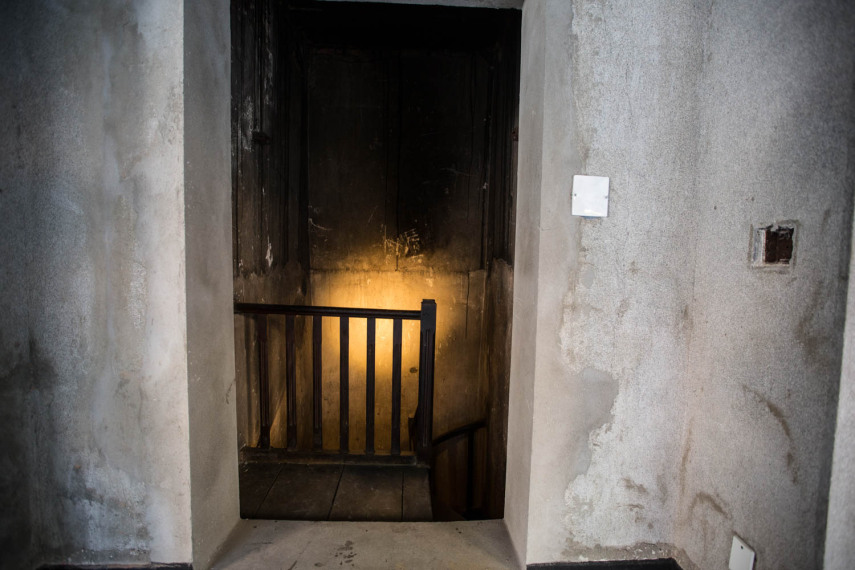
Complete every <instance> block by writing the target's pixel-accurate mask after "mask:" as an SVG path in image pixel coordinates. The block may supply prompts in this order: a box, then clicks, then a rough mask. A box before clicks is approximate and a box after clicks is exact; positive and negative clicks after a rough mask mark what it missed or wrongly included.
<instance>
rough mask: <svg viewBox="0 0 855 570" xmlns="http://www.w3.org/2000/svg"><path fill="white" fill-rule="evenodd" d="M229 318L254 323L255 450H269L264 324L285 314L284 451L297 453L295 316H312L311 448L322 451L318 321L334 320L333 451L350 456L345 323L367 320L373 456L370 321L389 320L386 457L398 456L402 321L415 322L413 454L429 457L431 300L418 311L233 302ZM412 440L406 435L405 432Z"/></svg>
mask: <svg viewBox="0 0 855 570" xmlns="http://www.w3.org/2000/svg"><path fill="white" fill-rule="evenodd" d="M234 310H235V314H242V315H248V316H252V318H254V320H255V327H256V338H257V345H258V380H259V390H258V393H259V420H260V424H261V430H260V435H259V439H258V447H259V448H262V449H269V448H270V427H271V421H270V420H271V418H270V378H269V372H268V357H267V352H268V336H267V320H268V317H269V316H271V315H284V316H285V400H286V417H287V428H286V441H287V449H288V450H289V451H296V449H297V365H296V333H295V317H297V316H307V317H311V318H312V450H313V451H314V452H322V451H323V443H324V442H323V429H322V423H323V409H322V402H323V393H322V390H323V375H322V354H323V352H322V351H323V327H322V322H321V319H322V318H323V317H335V318H338V319H339V330H340V333H341V334H340V337H339V343H340V347H339V361H340V365H339V406H340V407H339V453H340V454H343V455H350V454H351V450H350V449H349V440H350V415H349V409H350V378H349V365H350V363H349V354H350V319H366V320H367V326H366V331H367V342H366V365H365V366H366V370H365V383H366V385H365V394H366V397H365V455H374V407H375V401H374V381H375V363H376V338H375V337H376V321H377V319H390V320H391V321H392V425H391V438H392V442H391V450H390V454H391V456H394V457H398V456H400V455H401V344H402V342H401V337H402V333H401V331H402V321H405V320H415V321H419V322H420V334H419V337H420V340H419V369H418V370H419V385H418V407H417V409H416V416H415V419H414V425H415V431H416V433H415V437H414V438H412V439H413V440H414V444H415V451H416V455H417V456H418V457H419V458H420V459H422V460H424V461H427V460H428V459H429V458H430V448H431V443H432V441H431V437H432V432H433V381H434V377H433V376H434V353H435V346H434V345H435V339H436V302H435V301H434V300H433V299H425V300H423V301H422V306H421V310H418V311H403V310H390V309H354V308H344V307H311V306H300V305H268V304H260V303H235V306H234ZM411 437H412V434H411Z"/></svg>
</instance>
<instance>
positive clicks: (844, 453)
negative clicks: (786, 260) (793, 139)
mask: <svg viewBox="0 0 855 570" xmlns="http://www.w3.org/2000/svg"><path fill="white" fill-rule="evenodd" d="M852 142H855V140H853V138H850V145H849V155H850V156H852V150H853V147H855V145H853V144H852ZM852 169H853V163H852V161H850V163H849V172H850V175H849V184H852V181H853V178H852ZM853 238H855V232H853ZM853 271H855V257H853V258H852V260H851V261H850V264H849V274H850V275H852V272H853ZM853 343H855V280H853V279H850V280H849V292H848V294H847V298H846V328H845V332H844V334H843V364H842V370H841V374H840V394H839V398H838V405H837V429H836V430H835V435H834V461H833V464H832V471H831V488H830V489H829V500H828V525H827V527H826V534H825V557H824V566H823V567H824V568H825V569H826V570H845V569H846V568H849V567H850V566H851V565H852V561H853V560H855V542H853V540H852V537H853V536H855V477H852V473H855V345H853Z"/></svg>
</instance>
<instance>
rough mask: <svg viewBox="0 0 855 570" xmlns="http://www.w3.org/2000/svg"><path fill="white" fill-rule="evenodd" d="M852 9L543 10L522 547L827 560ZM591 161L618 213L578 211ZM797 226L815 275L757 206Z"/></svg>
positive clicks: (517, 494)
mask: <svg viewBox="0 0 855 570" xmlns="http://www.w3.org/2000/svg"><path fill="white" fill-rule="evenodd" d="M851 12H852V9H851V8H848V7H845V6H841V5H834V4H831V3H825V4H824V3H814V4H804V5H803V4H799V3H787V4H783V5H780V6H779V5H778V4H775V6H772V5H771V4H769V5H766V4H757V3H731V4H728V5H727V6H725V7H719V6H718V5H711V4H710V3H707V2H697V3H693V4H684V5H681V6H679V7H675V6H674V5H672V4H665V3H661V2H653V1H651V2H643V3H632V4H630V5H627V4H625V3H608V2H607V3H603V2H583V1H579V2H573V3H569V2H558V1H555V2H549V1H548V0H542V1H538V0H529V1H528V2H526V4H525V7H524V10H523V60H522V61H523V65H522V77H523V82H522V99H521V106H520V117H521V120H520V153H521V154H520V170H519V198H518V213H519V217H518V225H517V228H518V239H519V241H518V249H517V257H516V258H517V260H518V267H517V279H516V281H517V283H516V285H517V286H516V290H515V311H514V313H515V320H514V333H513V334H514V348H513V352H512V358H513V361H512V378H511V390H512V393H511V414H510V418H509V421H510V433H511V436H510V438H509V446H508V449H509V463H508V465H509V470H508V486H507V489H508V492H507V495H508V501H507V506H506V508H507V511H506V523H507V525H508V528H509V531H510V533H511V536H512V539H513V541H514V545H515V548H516V550H517V552H518V553H520V554H521V555H522V558H523V559H524V560H526V561H527V562H529V563H532V562H549V561H558V560H583V559H587V558H591V559H594V558H635V557H656V556H663V555H675V556H678V557H679V558H680V559H681V562H682V563H683V564H684V565H685V566H687V567H691V566H694V565H695V564H697V565H698V566H699V567H702V568H717V567H723V566H724V565H725V564H726V557H727V553H728V552H729V545H730V538H731V532H733V531H735V532H738V533H740V534H742V535H743V537H745V538H747V539H748V540H749V543H752V544H754V543H756V547H757V548H758V555H759V559H758V560H759V561H758V568H786V567H788V566H787V565H788V564H790V565H791V566H789V567H794V568H795V567H815V566H817V565H818V564H819V555H820V552H821V546H822V537H823V531H824V517H825V507H824V505H825V498H826V493H827V485H828V474H829V469H830V444H831V441H832V430H833V416H834V403H835V397H836V381H837V380H836V378H837V371H838V369H839V360H840V350H841V342H840V332H841V330H842V317H843V312H842V303H843V295H844V288H845V282H846V264H847V263H848V246H847V244H848V240H849V219H850V218H849V216H850V215H851V194H852V188H851V179H850V180H849V181H848V182H847V179H846V175H847V162H846V160H847V154H846V152H847V143H848V142H849V138H848V137H851V133H852V123H851V120H852V85H853V77H852V71H853V70H852V67H853V66H852V61H853V57H852V49H853V46H852V29H853V22H852V13H851ZM541 54H542V55H541ZM538 55H540V57H541V59H538V57H537V56H538ZM542 117H549V120H548V121H544V120H543V119H542ZM538 160H541V163H540V164H539V165H537V167H535V166H534V165H536V164H537V161H538ZM580 172H581V173H587V174H595V175H605V176H610V177H611V182H612V195H611V201H610V214H609V217H608V218H606V219H603V220H575V219H571V218H569V216H567V212H568V211H569V206H570V204H569V200H568V198H567V197H568V195H569V190H570V180H571V177H572V174H575V173H580ZM850 176H851V175H850ZM806 189H809V190H806ZM807 191H809V192H810V199H807V198H806V192H807ZM538 200H539V201H540V202H539V203H538ZM535 208H537V209H536V210H535ZM534 212H536V214H534ZM787 219H797V220H798V221H799V229H798V232H799V233H798V236H797V241H798V243H797V253H796V255H797V260H796V265H795V267H794V268H793V269H792V270H791V271H789V272H786V273H781V272H774V271H772V272H769V271H760V270H752V269H749V263H748V256H749V252H748V246H749V240H750V232H751V227H752V224H753V225H754V226H757V225H758V224H764V223H772V222H775V221H782V220H787ZM535 260H536V263H537V264H538V265H537V266H535V267H532V263H533V262H535ZM526 307H527V308H528V310H526ZM534 307H536V308H537V318H536V319H534V318H533V317H532V316H531V315H532V309H533V308H534ZM557 307H563V313H559V314H558V315H557V316H556V313H558V311H556V308H557ZM517 309H519V310H517ZM534 330H536V333H535V332H534ZM532 351H534V352H532ZM532 390H533V394H534V399H533V402H532V400H531V394H532ZM528 421H532V422H533V431H532V436H531V447H530V448H528V447H527V445H526V444H527V442H526V440H525V437H526V435H527V434H526V429H527V422H528ZM681 452H682V453H681ZM529 458H530V463H529ZM529 478H530V480H529V481H527V479H529ZM526 482H527V483H528V488H523V487H522V486H523V485H524V484H526ZM527 493H528V496H527ZM526 502H528V506H527V508H526V507H525V506H524V505H525V504H526ZM526 511H527V512H526ZM526 517H527V518H528V520H527V522H526ZM782 529H783V530H782ZM752 540H753V542H752ZM799 541H802V542H801V543H800V542H799ZM799 544H803V545H806V546H805V547H804V548H803V549H800V550H799V552H796V550H797V549H799V548H800V547H799V546H797V545H799ZM682 550H685V551H686V553H683V552H682Z"/></svg>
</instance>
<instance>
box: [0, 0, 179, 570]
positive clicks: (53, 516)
mask: <svg viewBox="0 0 855 570" xmlns="http://www.w3.org/2000/svg"><path fill="white" fill-rule="evenodd" d="M181 21H182V10H181V6H180V5H177V4H164V3H159V2H133V3H130V2H124V3H106V4H102V3H94V2H86V3H68V2H58V1H48V0H45V1H39V2H27V3H22V2H18V3H14V4H12V3H4V4H3V8H2V15H0V37H3V42H2V44H1V45H0V64H1V65H0V74H2V75H0V89H2V96H0V116H2V118H3V124H4V128H3V130H2V134H0V157H2V158H0V188H2V191H0V212H2V214H0V215H2V222H0V227H2V230H0V231H2V234H0V243H2V246H0V247H2V252H3V260H4V261H3V264H4V269H3V273H2V281H0V283H2V293H3V295H2V308H0V322H2V325H0V331H2V333H0V339H1V340H0V342H2V346H0V350H2V356H0V362H2V365H0V373H2V375H3V378H2V390H3V396H4V397H3V399H2V404H0V405H1V406H2V409H3V422H4V423H3V425H4V426H5V429H4V435H3V442H2V445H0V448H2V449H3V454H4V455H3V459H2V465H3V466H4V469H3V474H2V477H3V480H2V488H3V490H4V498H3V503H4V506H5V508H4V509H3V523H2V525H3V528H4V532H3V533H2V534H3V536H4V547H3V548H2V555H0V556H2V565H4V566H9V567H26V566H27V565H32V564H38V563H39V562H70V563H73V564H84V563H92V562H95V563H122V562H136V561H141V562H146V561H149V560H151V561H164V562H187V561H189V560H190V554H191V553H190V497H189V491H188V489H189V482H190V480H189V465H188V455H187V442H188V439H187V438H188V418H187V411H186V410H187V392H186V384H185V378H186V366H187V364H186V353H185V334H184V331H185V321H184V312H185V307H184V299H185V296H184V295H185V291H184V234H183V229H184V219H183V191H182V188H183V167H182V159H183V148H182V136H181V133H182V117H183V102H182V96H181V91H182V62H181V56H180V54H181V43H182V29H181ZM10 262H11V263H12V265H10V264H9V263H10ZM6 466H9V467H10V468H9V469H6V468H5V467H6ZM7 493H8V494H11V495H12V497H8V495H7ZM7 497H8V498H7ZM10 506H11V507H12V508H10ZM17 507H20V509H19V508H17ZM6 530H9V531H10V532H9V533H8V534H7V532H6ZM9 540H12V541H14V542H13V543H11V544H13V545H14V547H10V543H9V542H6V541H9ZM28 544H29V546H30V549H29V551H27V548H26V546H27V545H28Z"/></svg>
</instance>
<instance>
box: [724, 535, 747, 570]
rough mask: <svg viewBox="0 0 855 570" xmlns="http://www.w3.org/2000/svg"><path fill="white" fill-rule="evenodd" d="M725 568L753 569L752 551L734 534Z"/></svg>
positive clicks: (732, 569) (736, 569)
mask: <svg viewBox="0 0 855 570" xmlns="http://www.w3.org/2000/svg"><path fill="white" fill-rule="evenodd" d="M727 567H728V568H730V570H753V569H754V551H753V550H751V547H750V546H748V545H747V544H745V543H744V542H743V541H742V539H741V538H739V537H738V536H736V535H735V534H734V535H733V544H732V545H731V547H730V562H729V563H728V565H727Z"/></svg>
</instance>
